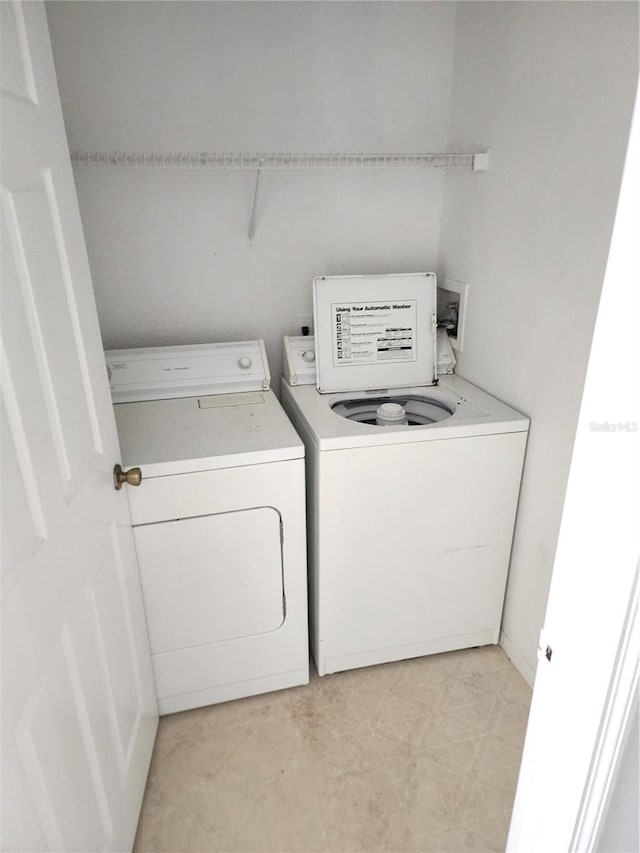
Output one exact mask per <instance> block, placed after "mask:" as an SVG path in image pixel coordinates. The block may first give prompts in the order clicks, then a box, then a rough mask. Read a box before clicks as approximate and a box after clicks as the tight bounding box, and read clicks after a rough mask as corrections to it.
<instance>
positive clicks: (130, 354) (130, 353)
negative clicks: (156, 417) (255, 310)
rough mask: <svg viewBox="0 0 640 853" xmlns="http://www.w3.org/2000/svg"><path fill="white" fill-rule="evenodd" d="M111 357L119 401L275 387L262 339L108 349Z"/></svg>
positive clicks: (109, 367) (113, 394) (111, 377)
mask: <svg viewBox="0 0 640 853" xmlns="http://www.w3.org/2000/svg"><path fill="white" fill-rule="evenodd" d="M105 358H106V362H107V372H108V374H109V387H110V388H111V397H112V399H113V402H114V403H129V402H139V401H142V400H168V399H173V398H176V397H197V396H198V395H204V394H206V395H210V394H228V393H234V392H239V391H266V390H267V389H268V388H269V386H270V383H271V375H270V373H269V364H268V362H267V355H266V352H265V349H264V342H263V341H261V340H258V341H237V342H233V343H221V344H196V345H194V346H177V347H146V348H139V349H121V350H108V351H107V352H106V353H105Z"/></svg>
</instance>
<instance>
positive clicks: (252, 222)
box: [249, 163, 262, 243]
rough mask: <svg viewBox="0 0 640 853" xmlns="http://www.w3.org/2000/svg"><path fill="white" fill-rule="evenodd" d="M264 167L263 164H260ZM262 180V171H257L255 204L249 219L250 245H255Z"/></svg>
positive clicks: (254, 194) (254, 192)
mask: <svg viewBox="0 0 640 853" xmlns="http://www.w3.org/2000/svg"><path fill="white" fill-rule="evenodd" d="M260 165H262V163H261V164H260ZM261 178H262V169H261V168H260V167H258V168H257V169H256V183H255V187H254V190H253V204H252V205H251V218H250V219H249V243H253V238H254V237H255V236H256V213H257V210H258V199H259V198H260V181H261Z"/></svg>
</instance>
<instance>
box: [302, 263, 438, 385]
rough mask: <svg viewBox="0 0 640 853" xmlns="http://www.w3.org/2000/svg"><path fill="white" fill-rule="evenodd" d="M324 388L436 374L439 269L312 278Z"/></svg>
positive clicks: (424, 379)
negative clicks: (425, 271) (437, 283)
mask: <svg viewBox="0 0 640 853" xmlns="http://www.w3.org/2000/svg"><path fill="white" fill-rule="evenodd" d="M313 318H314V329H315V342H316V365H317V388H318V391H319V392H320V393H321V394H328V393H333V392H336V391H366V390H374V389H388V388H403V387H407V386H414V385H433V384H434V383H435V382H436V378H437V375H436V277H435V274H434V273H401V274H398V275H353V276H321V277H318V278H314V280H313Z"/></svg>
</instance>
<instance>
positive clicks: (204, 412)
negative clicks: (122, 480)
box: [113, 389, 315, 487]
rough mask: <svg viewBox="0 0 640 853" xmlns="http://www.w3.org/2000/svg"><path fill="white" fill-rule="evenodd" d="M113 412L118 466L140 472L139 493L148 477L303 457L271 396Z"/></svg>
mask: <svg viewBox="0 0 640 853" xmlns="http://www.w3.org/2000/svg"><path fill="white" fill-rule="evenodd" d="M314 391H315V389H314ZM113 408H114V412H115V416H116V423H117V426H118V436H119V438H120V448H121V450H122V464H123V465H124V467H125V468H130V467H132V466H135V465H139V466H140V467H141V468H142V477H143V483H142V487H144V480H145V479H148V478H150V477H163V476H167V475H169V474H186V473H190V472H195V471H211V470H216V469H220V468H235V467H239V466H242V465H256V464H261V463H266V462H281V461H284V460H287V459H301V458H303V457H304V445H303V444H302V442H301V441H300V438H299V437H298V434H297V433H296V431H295V430H294V428H293V426H292V425H291V422H290V421H289V419H288V417H287V416H286V414H285V413H284V410H283V409H282V407H281V406H280V403H279V402H278V400H277V399H276V396H275V394H274V393H273V391H271V390H269V391H248V392H244V393H240V394H222V395H216V396H209V397H179V398H176V399H172V400H152V401H148V402H142V403H120V404H118V405H116V406H114V407H113Z"/></svg>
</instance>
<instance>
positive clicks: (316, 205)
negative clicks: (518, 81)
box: [47, 2, 455, 377]
mask: <svg viewBox="0 0 640 853" xmlns="http://www.w3.org/2000/svg"><path fill="white" fill-rule="evenodd" d="M47 12H48V17H49V23H50V29H51V38H52V42H53V48H54V55H55V59H56V68H57V73H58V81H59V85H60V91H61V97H62V104H63V108H64V113H65V120H66V124H67V133H68V137H69V143H70V147H71V148H72V149H83V150H87V149H89V150H92V149H98V150H105V149H106V150H112V149H120V150H125V151H131V150H138V151H148V150H151V151H153V150H155V151H158V150H165V151H167V150H168V151H172V150H188V151H193V150H195V151H199V150H208V151H225V150H226V151H238V152H239V151H265V150H272V151H302V152H304V151H333V152H339V151H385V152H386V151H388V152H394V151H395V152H402V151H407V150H408V151H411V150H421V151H429V150H435V151H440V150H444V149H445V148H446V133H447V126H448V104H449V96H450V86H451V74H452V68H451V65H452V59H453V26H454V17H455V8H454V6H453V5H452V4H447V3H420V4H413V3H408V4H405V3H400V4H395V3H391V4H377V3H366V2H365V3H322V2H316V3H268V2H265V3H149V2H143V3H129V2H118V3H115V2H111V3H83V2H79V3H76V2H72V3H66V2H55V3H49V4H48V8H47ZM75 174H76V181H77V187H78V194H79V201H80V209H81V213H82V219H83V225H84V228H85V234H86V239H87V245H88V250H89V259H90V262H91V269H92V273H93V278H94V285H95V289H96V294H97V302H98V311H99V315H100V322H101V327H102V332H103V337H104V343H105V346H106V347H120V346H123V347H124V346H144V345H163V344H174V343H182V342H184V343H198V342H203V341H209V340H237V339H243V338H252V337H257V336H261V337H264V338H265V339H266V341H267V347H268V354H269V360H270V364H271V369H272V374H273V375H274V376H275V377H277V376H279V375H280V372H281V368H280V358H281V347H282V336H283V334H287V333H295V332H296V331H297V319H298V318H299V317H301V316H305V315H310V314H311V279H312V277H313V276H314V275H320V274H323V273H328V274H330V273H355V272H392V271H415V270H424V269H432V268H434V267H435V265H436V262H437V250H438V240H439V228H440V213H441V209H442V186H443V175H442V173H437V172H435V171H433V170H424V171H414V170H411V171H404V172H403V171H398V170H396V171H390V172H384V173H380V172H378V173H371V172H354V171H353V170H352V171H349V172H347V171H344V172H336V171H331V172H291V173H268V174H266V175H265V177H264V181H263V192H262V197H261V203H260V208H259V211H258V224H257V234H256V239H255V245H254V247H253V248H251V247H249V245H248V240H247V226H248V222H249V215H250V209H251V201H252V192H253V181H254V176H253V175H252V174H251V173H230V174H222V173H220V172H215V173H214V172H207V173H203V172H196V173H184V172H131V171H116V170H111V171H102V172H97V171H89V170H86V169H83V168H81V167H80V168H77V169H76V170H75Z"/></svg>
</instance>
